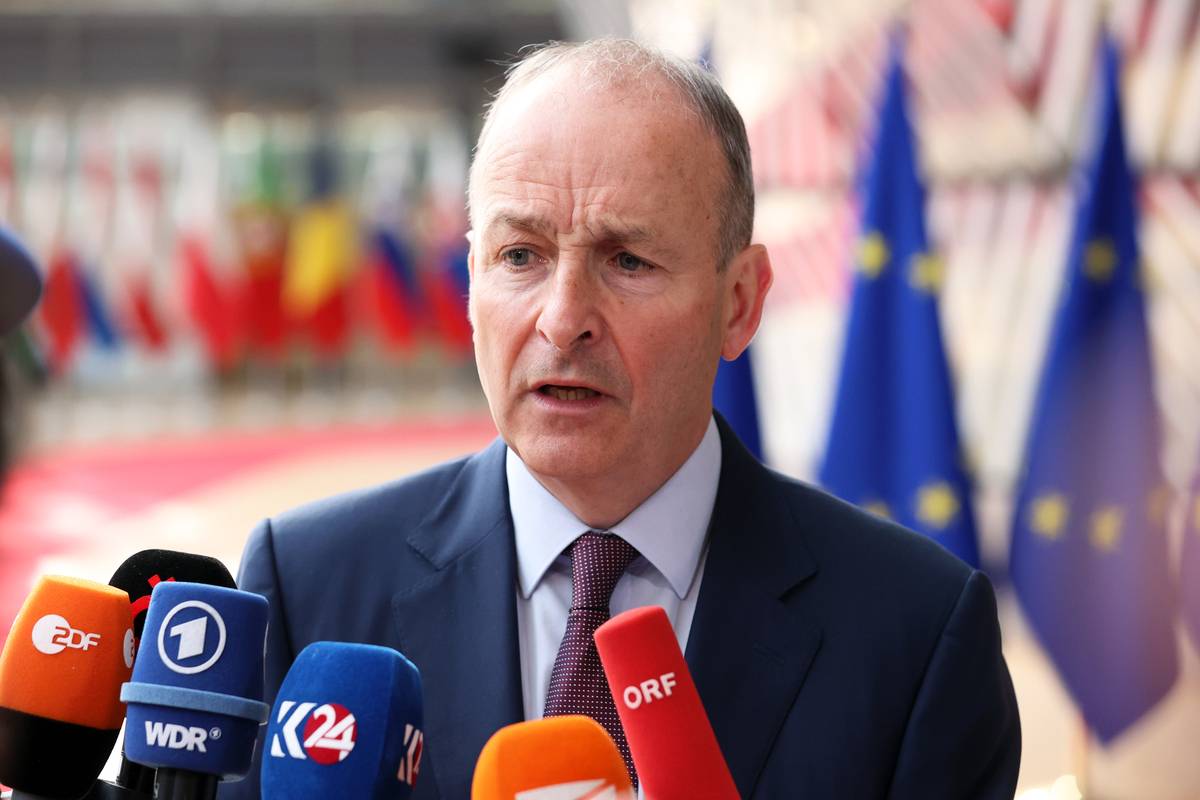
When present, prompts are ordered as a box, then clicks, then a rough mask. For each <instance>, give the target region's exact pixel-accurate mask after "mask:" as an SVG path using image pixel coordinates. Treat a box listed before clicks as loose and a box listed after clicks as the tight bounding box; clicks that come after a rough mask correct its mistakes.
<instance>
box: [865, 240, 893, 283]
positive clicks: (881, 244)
mask: <svg viewBox="0 0 1200 800" xmlns="http://www.w3.org/2000/svg"><path fill="white" fill-rule="evenodd" d="M891 257H892V251H891V250H889V249H888V246H887V241H886V240H885V239H884V238H883V235H882V234H881V233H879V232H878V231H872V232H871V233H869V234H867V235H866V236H865V237H863V240H862V242H861V243H859V245H858V268H859V269H861V270H862V272H863V274H864V275H866V276H867V277H868V278H878V277H879V273H881V272H883V268H884V267H886V266H887V262H888V259H890V258H891Z"/></svg>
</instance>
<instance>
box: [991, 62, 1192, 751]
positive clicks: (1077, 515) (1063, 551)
mask: <svg viewBox="0 0 1200 800" xmlns="http://www.w3.org/2000/svg"><path fill="white" fill-rule="evenodd" d="M1102 66H1103V70H1102V72H1103V86H1102V90H1103V91H1102V93H1101V95H1100V105H1099V117H1098V120H1097V123H1098V124H1097V126H1096V131H1095V135H1096V140H1095V148H1094V153H1093V154H1092V156H1091V157H1090V160H1089V161H1090V163H1088V164H1087V165H1086V166H1085V167H1084V170H1083V172H1084V174H1083V175H1082V176H1081V177H1082V182H1081V184H1080V186H1079V189H1080V194H1079V202H1078V208H1077V209H1076V217H1075V222H1074V232H1073V235H1072V239H1071V249H1070V255H1069V261H1068V262H1067V272H1066V279H1065V281H1066V282H1065V285H1064V292H1065V296H1064V297H1063V298H1062V300H1061V302H1060V304H1059V307H1058V311H1057V318H1056V319H1055V323H1054V328H1053V333H1052V335H1051V340H1050V348H1049V352H1048V353H1047V356H1046V362H1045V366H1044V368H1043V374H1042V378H1041V383H1040V385H1039V388H1038V395H1037V400H1036V406H1035V408H1034V415H1033V425H1032V429H1031V431H1030V438H1029V442H1028V445H1027V448H1026V452H1025V470H1024V474H1023V476H1022V479H1021V483H1020V487H1019V490H1018V492H1017V502H1016V508H1015V510H1014V517H1013V533H1012V558H1011V571H1012V579H1013V583H1014V584H1015V586H1016V589H1017V593H1018V595H1019V597H1020V599H1021V602H1022V604H1023V606H1024V608H1025V612H1026V614H1027V616H1028V618H1029V621H1030V623H1031V625H1032V626H1033V628H1034V630H1035V631H1036V633H1037V635H1038V638H1039V639H1040V640H1041V643H1042V645H1043V646H1044V647H1045V649H1046V652H1047V653H1048V654H1049V656H1050V658H1051V660H1053V662H1054V665H1055V667H1056V668H1057V669H1058V672H1059V674H1060V675H1061V677H1062V679H1063V682H1064V683H1065V685H1066V687H1067V689H1068V691H1069V692H1070V693H1071V696H1072V697H1073V698H1074V700H1075V702H1076V704H1077V705H1078V706H1079V708H1080V710H1081V711H1082V713H1083V716H1084V719H1085V720H1086V721H1087V723H1088V725H1089V727H1090V728H1091V729H1092V730H1094V731H1095V732H1096V734H1097V735H1099V737H1100V739H1101V740H1102V741H1104V742H1108V741H1110V740H1112V739H1113V738H1114V737H1115V736H1117V735H1118V734H1119V733H1121V732H1122V731H1123V730H1125V729H1126V728H1127V727H1129V726H1130V725H1131V724H1133V722H1135V721H1136V720H1137V719H1138V718H1139V717H1140V716H1141V715H1142V714H1143V713H1145V712H1146V711H1147V710H1148V709H1149V708H1150V707H1151V706H1153V705H1154V704H1155V703H1156V702H1157V701H1158V700H1159V699H1160V698H1162V696H1163V695H1164V694H1166V692H1167V690H1168V689H1169V688H1170V686H1171V684H1172V683H1173V682H1174V680H1175V676H1176V672H1177V669H1178V666H1177V663H1176V650H1175V637H1174V634H1173V632H1172V624H1173V623H1172V620H1173V613H1172V605H1173V597H1172V594H1173V592H1172V589H1171V581H1170V579H1169V578H1170V575H1169V573H1168V567H1167V539H1166V526H1165V516H1166V515H1165V513H1164V511H1165V506H1166V498H1167V494H1166V482H1165V481H1164V479H1163V473H1162V468H1161V465H1160V463H1159V442H1160V438H1159V437H1160V429H1159V417H1158V408H1157V406H1156V404H1155V400H1154V395H1153V385H1154V381H1153V374H1152V370H1151V364H1150V347H1149V342H1148V337H1147V332H1146V318H1145V311H1144V308H1143V306H1144V303H1143V297H1142V287H1141V274H1140V271H1139V260H1138V244H1137V238H1136V230H1137V210H1136V203H1135V198H1136V190H1135V187H1134V181H1133V177H1132V175H1131V174H1130V170H1129V164H1128V162H1127V157H1126V149H1125V136H1124V133H1123V131H1122V125H1121V111H1120V101H1119V97H1118V88H1117V86H1118V79H1119V74H1120V73H1119V70H1118V58H1117V54H1116V50H1115V49H1114V48H1113V47H1112V45H1111V44H1107V45H1105V48H1104V53H1103V59H1102Z"/></svg>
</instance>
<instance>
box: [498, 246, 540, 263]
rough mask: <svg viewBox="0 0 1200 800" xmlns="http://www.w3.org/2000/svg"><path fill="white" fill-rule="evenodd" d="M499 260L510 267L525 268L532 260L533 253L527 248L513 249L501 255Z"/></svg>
mask: <svg viewBox="0 0 1200 800" xmlns="http://www.w3.org/2000/svg"><path fill="white" fill-rule="evenodd" d="M500 258H502V259H504V261H505V262H506V263H507V264H508V265H509V266H510V267H527V266H529V262H530V261H531V260H532V259H533V251H532V250H530V249H529V248H528V247H514V248H512V249H511V250H505V251H504V252H503V253H501V254H500Z"/></svg>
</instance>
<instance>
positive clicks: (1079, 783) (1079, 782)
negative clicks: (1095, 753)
mask: <svg viewBox="0 0 1200 800" xmlns="http://www.w3.org/2000/svg"><path fill="white" fill-rule="evenodd" d="M1072 739H1073V740H1074V741H1073V746H1072V747H1071V772H1072V774H1074V775H1075V785H1076V787H1078V789H1079V794H1080V796H1081V797H1083V798H1084V800H1087V798H1088V796H1089V795H1090V792H1091V780H1090V779H1089V777H1088V760H1089V755H1090V751H1091V745H1092V731H1091V729H1090V728H1089V727H1088V724H1087V720H1086V719H1084V716H1083V713H1082V712H1076V714H1075V736H1073V737H1072Z"/></svg>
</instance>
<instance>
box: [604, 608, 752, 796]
mask: <svg viewBox="0 0 1200 800" xmlns="http://www.w3.org/2000/svg"><path fill="white" fill-rule="evenodd" d="M595 639H596V649H597V650H598V651H599V653H600V662H601V664H603V665H604V674H605V675H606V676H607V677H608V686H609V689H610V690H611V691H612V696H613V702H614V703H615V704H616V706H617V713H618V714H619V715H620V717H621V726H622V727H623V728H624V729H625V738H626V740H627V741H628V742H629V751H630V753H631V754H632V755H633V765H634V767H635V768H636V769H637V774H638V783H639V784H640V785H641V787H642V788H643V789H644V790H645V792H646V796H647V797H664V798H668V797H706V798H712V800H725V798H730V800H737V798H738V792H737V787H736V786H734V783H733V777H732V776H731V775H730V774H729V767H728V766H726V764H725V759H724V757H722V755H721V748H720V747H719V746H718V745H717V737H716V735H714V734H713V730H712V725H711V724H710V723H709V721H708V715H707V714H706V713H704V706H703V704H702V703H701V702H700V695H699V693H697V691H696V684H695V683H693V682H692V675H691V673H690V672H688V668H687V662H685V661H684V659H683V653H682V652H681V651H680V649H679V643H678V642H677V641H676V640H675V632H674V630H672V629H671V622H670V620H668V619H667V613H666V612H665V611H663V610H662V609H661V608H659V607H658V606H644V607H642V608H635V609H632V610H630V611H626V612H624V613H623V614H618V615H617V616H615V617H613V618H612V619H610V620H609V621H608V622H605V623H604V624H603V625H601V626H600V627H599V628H597V629H596V633H595Z"/></svg>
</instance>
